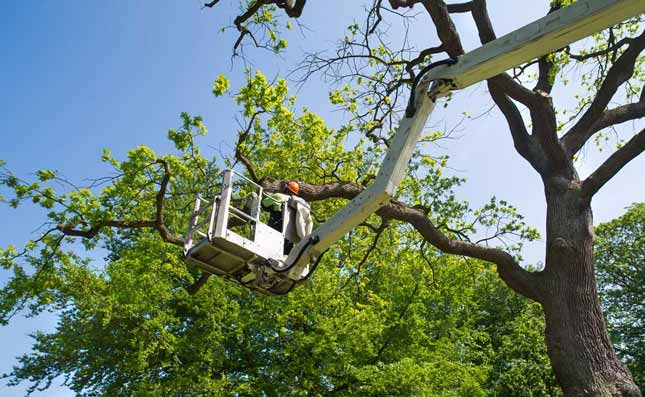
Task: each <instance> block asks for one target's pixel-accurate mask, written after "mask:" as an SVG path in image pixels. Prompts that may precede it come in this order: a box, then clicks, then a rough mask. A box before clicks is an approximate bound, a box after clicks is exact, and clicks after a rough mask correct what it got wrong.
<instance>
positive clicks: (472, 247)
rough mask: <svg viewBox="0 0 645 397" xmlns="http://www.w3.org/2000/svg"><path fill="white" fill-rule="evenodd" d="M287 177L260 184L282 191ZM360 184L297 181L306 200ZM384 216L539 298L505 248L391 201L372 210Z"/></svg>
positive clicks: (351, 190) (345, 193)
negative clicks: (470, 238) (451, 233)
mask: <svg viewBox="0 0 645 397" xmlns="http://www.w3.org/2000/svg"><path fill="white" fill-rule="evenodd" d="M286 184H287V181H277V180H271V179H265V180H263V181H262V186H263V187H264V188H265V189H266V190H267V191H283V190H284V189H285V186H286ZM363 189H364V188H363V186H361V185H359V184H356V183H351V182H338V183H327V184H322V185H311V184H307V183H300V196H301V197H302V198H304V199H305V200H307V201H320V200H325V199H329V198H344V199H348V200H351V199H352V198H354V197H355V196H356V195H358V194H359V193H360V192H362V191H363ZM376 214H377V215H379V216H380V217H381V218H383V219H384V220H390V219H392V220H398V221H401V222H406V223H409V224H410V225H412V226H413V227H414V228H415V229H416V230H417V231H418V232H419V233H420V234H421V235H422V236H423V238H424V239H425V240H426V241H427V242H429V243H430V244H432V245H433V246H434V247H436V248H438V249H439V250H441V251H442V252H444V253H447V254H455V255H463V256H467V257H470V258H475V259H481V260H484V261H488V262H491V263H494V264H496V265H497V270H498V272H499V274H500V276H501V277H502V279H503V280H504V281H505V282H506V283H507V284H508V285H509V286H510V287H511V288H513V289H514V290H515V291H517V292H518V293H520V294H522V295H524V296H527V297H529V298H531V299H534V300H539V299H540V294H539V292H538V287H537V284H536V282H535V280H534V277H533V275H532V274H531V273H529V272H527V271H526V270H524V269H523V268H522V267H521V266H520V265H519V264H518V263H517V262H516V261H515V259H514V258H513V256H511V255H510V254H508V253H507V252H505V251H503V250H501V249H498V248H490V247H484V246H480V245H477V244H473V243H470V242H465V241H459V240H455V239H452V238H450V237H448V236H447V235H445V234H444V233H442V232H441V231H440V230H439V229H438V228H437V227H436V226H435V225H434V224H433V222H432V221H431V220H430V218H428V216H427V215H426V214H425V212H423V211H422V210H420V209H416V208H410V207H407V206H405V205H404V204H402V203H398V202H395V201H392V202H390V203H389V204H387V205H385V206H383V207H381V209H379V210H378V211H377V212H376Z"/></svg>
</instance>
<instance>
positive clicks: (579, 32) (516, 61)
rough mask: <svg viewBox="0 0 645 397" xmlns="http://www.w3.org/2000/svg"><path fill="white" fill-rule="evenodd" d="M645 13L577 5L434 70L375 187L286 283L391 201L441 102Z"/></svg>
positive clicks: (289, 263) (311, 241) (644, 0)
mask: <svg viewBox="0 0 645 397" xmlns="http://www.w3.org/2000/svg"><path fill="white" fill-rule="evenodd" d="M643 12H645V0H579V1H577V2H576V3H574V4H572V5H570V6H567V7H564V8H562V9H560V10H558V11H555V12H553V13H551V14H549V15H547V16H545V17H543V18H541V19H538V20H537V21H535V22H533V23H531V24H528V25H526V26H524V27H522V28H520V29H517V30H515V31H513V32H511V33H509V34H507V35H505V36H503V37H500V38H499V39H497V40H494V41H491V42H490V43H487V44H486V45H484V46H482V47H479V48H477V49H475V50H473V51H471V52H469V53H467V54H465V55H463V56H461V57H459V59H458V62H457V63H456V64H455V65H450V66H448V65H441V66H438V67H437V68H434V69H432V70H431V71H430V72H429V73H428V74H427V75H426V76H424V77H423V78H422V80H421V81H420V83H419V84H418V86H417V87H416V91H415V94H416V112H415V113H414V115H412V116H411V117H405V118H403V119H402V120H401V123H400V124H399V127H398V129H397V131H396V133H395V135H394V137H393V139H392V142H391V145H390V149H389V152H388V153H387V156H386V157H385V161H384V162H383V165H381V168H380V169H379V172H378V175H377V176H376V179H375V180H374V183H373V184H372V185H370V186H369V187H368V188H367V189H365V190H364V191H363V192H362V193H360V194H359V195H358V196H356V197H355V198H354V199H353V200H352V201H350V202H349V203H348V204H347V205H346V206H345V207H343V208H342V209H341V210H340V211H338V212H337V213H336V214H334V215H333V216H332V217H331V218H329V219H328V220H327V221H326V222H324V223H323V224H321V225H320V226H319V227H318V228H317V229H315V230H314V231H313V233H312V234H311V237H310V238H308V239H305V240H303V241H301V242H300V243H299V244H298V245H296V246H295V247H294V248H293V249H292V250H291V252H290V254H289V256H288V258H287V260H286V263H284V268H285V270H286V269H289V271H288V277H289V278H290V279H292V280H294V281H298V280H301V279H304V278H306V277H307V276H308V274H309V272H310V271H311V270H310V269H309V263H310V262H311V261H312V260H314V259H315V258H317V257H318V256H319V255H320V254H321V253H322V252H324V251H325V250H326V249H327V248H329V247H330V246H331V245H332V244H334V243H335V242H336V241H338V240H339V239H341V238H342V237H343V236H344V235H345V234H346V233H348V232H349V231H351V230H352V229H353V228H355V227H356V226H358V225H359V224H360V223H362V222H363V221H364V220H365V219H367V217H368V216H370V215H371V214H372V213H374V212H376V211H377V210H378V209H379V208H381V207H382V206H383V205H385V204H387V203H388V202H389V201H390V200H391V198H392V197H393V196H394V194H395V192H396V189H397V187H398V186H399V184H400V183H401V180H402V179H403V177H404V176H405V174H406V169H407V166H408V162H409V161H410V159H411V157H412V154H413V152H414V148H415V145H416V143H417V141H418V139H419V136H420V134H421V131H422V130H423V127H424V126H425V124H426V121H427V119H428V117H429V116H430V113H431V112H432V110H433V109H434V102H435V100H436V99H437V98H438V97H440V96H443V95H445V94H446V93H447V92H449V91H450V90H458V89H462V88H465V87H468V86H470V85H473V84H475V83H477V82H480V81H483V80H486V79H488V78H491V77H493V76H496V75H498V74H500V73H503V72H505V71H506V70H508V69H510V68H512V67H514V66H518V65H521V64H524V63H526V62H529V61H531V60H533V59H536V58H539V57H541V56H544V55H546V54H549V53H551V52H554V51H556V50H558V49H560V48H563V47H565V46H567V45H569V44H571V43H573V42H575V41H578V40H580V39H583V38H585V37H587V36H589V35H591V34H593V33H596V32H599V31H601V30H603V29H606V28H608V27H610V26H613V25H615V24H616V23H618V22H621V21H624V20H626V19H628V18H631V17H634V16H638V15H640V14H641V13H643ZM431 84H432V86H431ZM429 90H430V91H429Z"/></svg>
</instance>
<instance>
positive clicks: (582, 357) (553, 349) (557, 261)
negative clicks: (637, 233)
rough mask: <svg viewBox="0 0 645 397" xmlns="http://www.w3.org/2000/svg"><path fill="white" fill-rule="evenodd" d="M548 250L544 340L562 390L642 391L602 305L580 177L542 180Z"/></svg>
mask: <svg viewBox="0 0 645 397" xmlns="http://www.w3.org/2000/svg"><path fill="white" fill-rule="evenodd" d="M545 185H546V188H545V190H546V198H547V252H546V267H545V270H544V276H545V279H546V280H545V283H544V290H543V297H544V298H543V300H542V306H543V308H544V314H545V320H546V333H545V338H546V344H547V350H548V354H549V357H550V359H551V364H552V366H553V369H554V371H555V375H556V378H557V379H558V382H559V383H560V385H561V386H562V389H563V391H564V394H565V396H571V397H573V396H576V397H577V396H602V397H608V396H612V397H613V396H621V397H640V396H641V393H640V391H639V388H638V387H637V386H636V384H635V383H634V380H633V378H632V376H631V374H630V372H629V370H628V369H627V368H626V367H625V365H624V364H623V363H622V362H621V361H620V360H619V358H618V356H617V355H616V352H615V351H614V348H613V346H612V343H611V340H610V339H609V334H608V332H607V327H606V323H605V319H604V317H603V314H602V310H601V307H600V300H599V298H598V290H597V287H596V277H595V273H594V264H593V221H592V212H591V205H590V203H589V200H588V199H585V197H584V195H583V194H582V191H581V188H580V182H578V181H567V180H565V179H564V178H551V179H550V180H548V181H546V183H545Z"/></svg>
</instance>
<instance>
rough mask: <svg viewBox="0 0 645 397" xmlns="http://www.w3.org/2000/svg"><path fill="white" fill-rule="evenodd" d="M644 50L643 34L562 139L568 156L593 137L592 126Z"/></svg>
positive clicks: (611, 70)
mask: <svg viewBox="0 0 645 397" xmlns="http://www.w3.org/2000/svg"><path fill="white" fill-rule="evenodd" d="M644 49H645V32H643V33H641V35H640V36H638V37H637V38H635V39H634V40H633V41H632V42H631V44H630V45H629V46H628V47H627V49H626V50H625V52H623V54H622V55H621V56H620V57H619V58H618V59H617V60H616V62H615V63H614V64H613V66H612V67H611V69H609V72H607V77H605V80H604V81H603V83H602V85H601V86H600V89H598V93H597V94H596V97H595V98H594V100H593V101H592V102H591V106H589V109H587V111H586V112H585V113H584V114H583V115H582V117H581V118H580V120H578V122H577V123H576V124H575V125H574V126H573V127H571V129H570V130H569V131H568V132H567V133H566V134H565V135H564V136H563V137H562V142H563V143H564V146H565V148H566V150H567V153H568V154H569V156H571V157H573V155H575V154H576V153H577V152H578V151H579V150H580V149H581V148H582V146H584V144H585V143H586V142H587V141H588V140H589V138H591V137H592V136H593V134H594V133H595V132H597V131H598V130H595V131H594V128H593V126H594V124H595V123H596V122H597V121H598V120H599V119H600V118H601V117H602V115H603V112H604V110H605V108H606V107H607V105H608V104H609V101H611V98H613V96H614V94H615V93H616V91H617V90H618V88H619V87H620V86H621V85H623V84H624V83H625V82H626V81H627V80H629V79H630V78H631V77H632V75H633V74H634V65H635V63H636V60H637V59H638V57H639V55H640V53H641V52H642V51H643V50H644Z"/></svg>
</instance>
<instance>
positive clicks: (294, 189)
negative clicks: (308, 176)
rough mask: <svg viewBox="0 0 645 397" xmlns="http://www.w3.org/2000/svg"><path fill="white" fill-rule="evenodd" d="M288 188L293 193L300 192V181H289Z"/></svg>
mask: <svg viewBox="0 0 645 397" xmlns="http://www.w3.org/2000/svg"><path fill="white" fill-rule="evenodd" d="M287 189H289V190H290V191H291V193H293V194H298V193H299V192H300V185H298V182H295V181H289V183H287Z"/></svg>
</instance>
